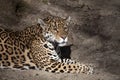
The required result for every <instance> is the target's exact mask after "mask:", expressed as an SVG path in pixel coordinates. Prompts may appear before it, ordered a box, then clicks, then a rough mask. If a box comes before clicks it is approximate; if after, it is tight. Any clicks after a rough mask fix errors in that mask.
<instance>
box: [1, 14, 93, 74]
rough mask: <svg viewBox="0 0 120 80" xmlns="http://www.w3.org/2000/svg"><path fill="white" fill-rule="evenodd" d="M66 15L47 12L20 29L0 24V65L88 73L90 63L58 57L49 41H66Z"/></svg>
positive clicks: (62, 44)
mask: <svg viewBox="0 0 120 80" xmlns="http://www.w3.org/2000/svg"><path fill="white" fill-rule="evenodd" d="M69 21H70V17H69V18H67V19H63V18H60V17H56V16H49V17H47V18H44V19H38V24H35V25H32V26H30V27H26V28H25V29H24V30H22V31H16V32H14V31H10V30H6V29H3V28H0V67H1V68H12V69H37V70H40V69H42V70H45V71H49V72H58V73H59V72H61V73H63V72H67V73H74V72H82V73H92V71H93V68H92V67H91V66H90V65H87V64H82V63H78V62H75V61H74V60H71V59H61V58H60V57H59V55H58V54H57V51H56V49H55V46H54V45H53V43H57V44H58V46H64V45H66V44H67V39H68V29H69V28H68V23H69Z"/></svg>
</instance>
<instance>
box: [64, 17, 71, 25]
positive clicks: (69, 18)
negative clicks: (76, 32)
mask: <svg viewBox="0 0 120 80" xmlns="http://www.w3.org/2000/svg"><path fill="white" fill-rule="evenodd" d="M65 20H66V24H67V25H68V24H69V23H70V21H71V17H70V16H68V17H67V18H66V19H65Z"/></svg>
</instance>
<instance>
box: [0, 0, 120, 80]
mask: <svg viewBox="0 0 120 80" xmlns="http://www.w3.org/2000/svg"><path fill="white" fill-rule="evenodd" d="M50 14H51V15H55V16H60V17H63V18H65V17H68V16H71V18H72V20H71V23H70V25H69V27H70V32H69V43H70V44H73V45H72V46H71V58H72V59H75V60H76V61H80V62H83V63H92V64H94V65H96V68H95V73H94V74H92V75H85V74H80V73H79V74H66V73H64V74H53V73H48V72H45V71H35V70H27V71H24V70H23V71H19V70H11V69H7V70H4V69H0V80H120V0H0V26H2V27H5V28H9V29H13V30H23V29H24V28H25V27H27V26H30V25H32V24H35V23H36V22H37V19H38V18H44V17H46V16H48V15H50ZM63 53H64V54H66V53H67V52H63Z"/></svg>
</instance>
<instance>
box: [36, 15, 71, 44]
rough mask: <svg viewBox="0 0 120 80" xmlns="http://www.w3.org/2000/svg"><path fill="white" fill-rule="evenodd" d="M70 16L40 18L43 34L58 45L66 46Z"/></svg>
mask: <svg viewBox="0 0 120 80" xmlns="http://www.w3.org/2000/svg"><path fill="white" fill-rule="evenodd" d="M70 19H71V18H70V17H68V18H66V19H63V18H60V17H55V16H52V17H51V16H49V17H47V18H45V19H38V23H39V24H40V26H41V27H42V29H43V32H42V33H43V36H44V37H45V39H46V40H47V41H49V42H56V43H58V46H65V45H66V43H67V41H68V30H69V28H68V24H69V22H70Z"/></svg>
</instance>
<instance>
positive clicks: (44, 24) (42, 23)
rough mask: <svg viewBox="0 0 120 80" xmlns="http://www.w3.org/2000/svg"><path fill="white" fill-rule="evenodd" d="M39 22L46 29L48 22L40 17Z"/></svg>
mask: <svg viewBox="0 0 120 80" xmlns="http://www.w3.org/2000/svg"><path fill="white" fill-rule="evenodd" d="M38 24H40V26H41V27H42V28H43V29H45V28H46V25H47V24H46V23H45V22H44V21H43V20H42V19H40V18H38Z"/></svg>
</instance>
